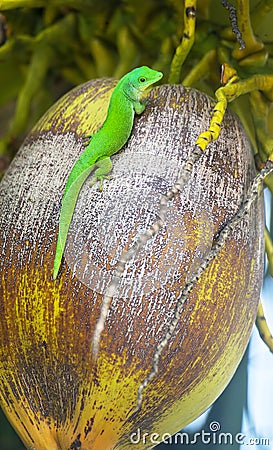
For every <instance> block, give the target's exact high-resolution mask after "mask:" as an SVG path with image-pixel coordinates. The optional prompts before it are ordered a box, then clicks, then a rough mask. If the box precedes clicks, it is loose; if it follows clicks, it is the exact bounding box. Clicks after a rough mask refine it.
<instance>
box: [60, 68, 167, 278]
mask: <svg viewBox="0 0 273 450" xmlns="http://www.w3.org/2000/svg"><path fill="white" fill-rule="evenodd" d="M162 76H163V74H162V73H161V72H157V71H156V70H153V69H150V68H149V67H147V66H142V67H138V68H136V69H133V70H132V71H131V72H129V73H127V74H126V75H124V76H123V77H122V78H121V79H120V80H119V82H118V84H117V85H116V87H115V88H114V90H113V93H112V95H111V98H110V103H109V108H108V112H107V117H106V119H105V122H104V123H103V125H102V127H101V128H100V129H99V130H98V131H97V132H96V133H95V134H94V135H93V136H92V138H91V141H90V143H89V145H88V146H87V147H86V149H85V150H84V152H83V153H82V154H81V156H80V157H79V158H78V160H77V161H76V163H75V164H74V166H73V167H72V170H71V172H70V174H69V176H68V179H67V182H66V186H65V190H64V194H63V198H62V206H61V213H60V220H59V233H58V242H57V247H56V254H55V259H54V270H53V279H54V280H55V279H56V278H57V275H58V272H59V268H60V265H61V260H62V256H63V252H64V248H65V243H66V239H67V235H68V230H69V226H70V222H71V220H72V217H73V213H74V208H75V205H76V202H77V198H78V195H79V192H80V190H81V188H82V185H83V183H84V182H85V180H86V178H87V177H88V176H89V175H90V173H91V172H92V171H93V170H95V168H96V170H95V173H94V180H93V182H92V183H91V184H92V185H93V184H95V183H96V182H97V181H100V190H102V182H103V179H104V178H107V174H109V172H110V171H111V169H112V161H111V159H110V156H111V155H114V154H115V153H117V152H118V151H119V150H120V149H121V148H122V147H123V146H124V145H125V144H126V142H127V141H128V139H129V137H130V134H131V131H132V128H133V121H134V115H135V112H136V113H137V114H141V113H142V112H143V111H144V109H145V107H146V104H147V96H148V94H149V91H150V89H149V88H150V86H151V85H152V84H154V83H156V82H157V81H159V80H160V79H161V78H162Z"/></svg>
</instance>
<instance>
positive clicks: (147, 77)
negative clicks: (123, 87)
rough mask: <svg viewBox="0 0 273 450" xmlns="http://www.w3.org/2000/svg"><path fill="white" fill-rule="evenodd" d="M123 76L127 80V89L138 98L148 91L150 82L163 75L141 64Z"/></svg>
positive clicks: (154, 81)
mask: <svg viewBox="0 0 273 450" xmlns="http://www.w3.org/2000/svg"><path fill="white" fill-rule="evenodd" d="M125 77H126V81H127V82H128V85H127V90H128V91H133V92H134V94H135V95H134V96H136V97H137V98H139V99H140V98H141V97H142V96H143V94H144V93H145V94H146V93H147V92H148V91H149V87H150V86H152V84H154V83H156V82H157V81H159V80H160V79H161V78H162V77H163V73H162V72H158V71H157V70H153V69H150V67H147V66H142V67H137V68H136V69H133V70H132V71H131V72H129V73H128V74H127V75H125ZM125 77H124V78H125Z"/></svg>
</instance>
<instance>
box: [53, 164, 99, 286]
mask: <svg viewBox="0 0 273 450" xmlns="http://www.w3.org/2000/svg"><path fill="white" fill-rule="evenodd" d="M94 167H95V165H91V166H90V167H88V168H86V169H85V170H84V171H83V172H82V173H80V174H79V175H78V176H77V177H76V179H75V180H73V182H72V183H71V184H70V186H69V188H68V189H67V185H66V187H65V193H64V196H63V199H62V206H61V213H60V220H59V233H58V241H57V246H56V252H55V258H54V265H53V280H56V278H57V276H58V273H59V269H60V266H61V262H62V257H63V253H64V249H65V245H66V240H67V235H68V231H69V227H70V223H71V220H72V217H73V213H74V209H75V206H76V202H77V199H78V195H79V193H80V190H81V188H82V185H83V183H84V182H85V180H86V179H87V177H88V176H89V175H90V173H91V172H92V171H93V170H94Z"/></svg>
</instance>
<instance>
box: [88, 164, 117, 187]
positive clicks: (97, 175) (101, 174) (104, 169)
mask: <svg viewBox="0 0 273 450" xmlns="http://www.w3.org/2000/svg"><path fill="white" fill-rule="evenodd" d="M96 167H97V169H96V170H95V172H94V179H93V181H92V182H91V183H90V186H94V184H96V183H97V182H98V181H99V182H100V186H99V190H100V191H102V186H103V180H104V179H108V180H109V179H111V177H110V176H108V174H109V173H110V172H111V170H112V161H111V158H110V157H109V156H105V157H104V158H101V159H99V160H98V161H97V162H96Z"/></svg>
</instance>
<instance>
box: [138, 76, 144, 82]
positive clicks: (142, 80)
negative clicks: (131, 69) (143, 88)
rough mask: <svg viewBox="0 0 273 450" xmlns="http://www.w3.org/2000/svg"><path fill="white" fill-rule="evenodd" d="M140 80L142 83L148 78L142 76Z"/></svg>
mask: <svg viewBox="0 0 273 450" xmlns="http://www.w3.org/2000/svg"><path fill="white" fill-rule="evenodd" d="M138 81H139V82H140V83H145V81H146V78H145V77H140V78H139V79H138Z"/></svg>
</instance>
